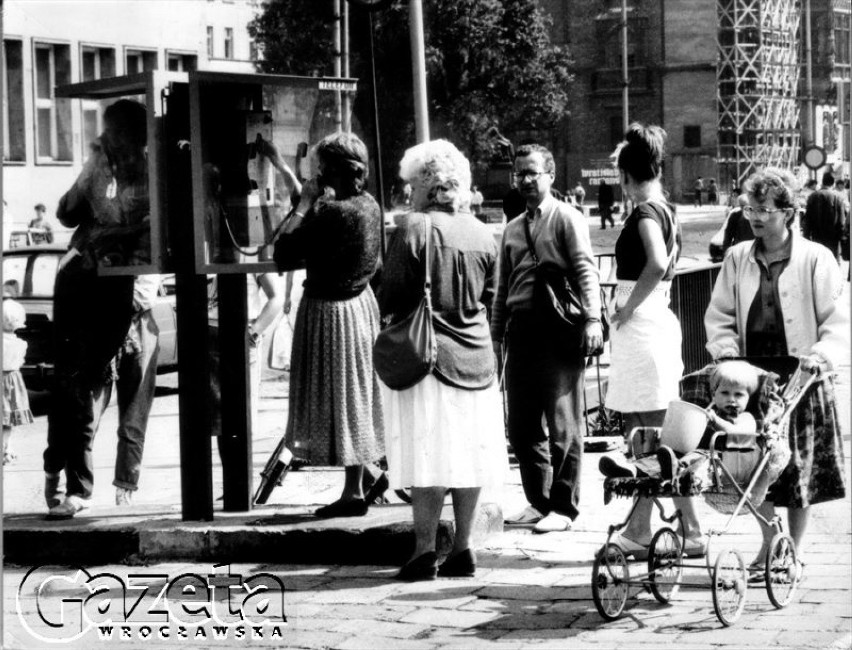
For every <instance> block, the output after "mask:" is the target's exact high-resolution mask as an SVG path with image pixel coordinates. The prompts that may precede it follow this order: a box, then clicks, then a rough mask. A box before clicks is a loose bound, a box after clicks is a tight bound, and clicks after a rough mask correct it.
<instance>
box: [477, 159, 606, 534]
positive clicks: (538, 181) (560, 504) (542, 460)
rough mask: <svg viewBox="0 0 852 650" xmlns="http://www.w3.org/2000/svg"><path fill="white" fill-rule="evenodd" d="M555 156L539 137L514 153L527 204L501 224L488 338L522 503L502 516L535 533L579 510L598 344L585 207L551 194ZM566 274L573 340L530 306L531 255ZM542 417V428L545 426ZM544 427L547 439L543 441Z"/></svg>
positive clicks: (558, 526)
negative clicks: (587, 384)
mask: <svg viewBox="0 0 852 650" xmlns="http://www.w3.org/2000/svg"><path fill="white" fill-rule="evenodd" d="M555 172H556V166H555V163H554V161H553V155H552V154H551V153H550V152H549V151H548V150H547V149H545V148H544V147H542V146H540V145H535V144H531V145H522V146H521V147H519V148H518V149H517V151H516V152H515V160H514V174H513V179H514V185H515V187H516V188H517V190H518V192H520V194H521V195H522V196H523V197H524V200H525V202H526V211H525V212H523V213H521V214H520V215H519V216H517V217H515V218H514V219H512V220H511V221H510V222H509V223H508V224H507V225H506V228H505V230H504V231H503V241H502V243H501V246H500V264H499V266H500V270H499V273H498V279H497V295H496V297H495V299H494V303H493V306H492V315H491V337H492V339H493V341H494V351H495V353H496V354H497V358H498V360H502V359H503V358H504V356H503V350H504V348H505V350H506V352H507V355H506V357H505V359H506V363H505V367H504V372H505V379H506V387H507V391H508V410H509V416H508V432H509V442H510V443H511V444H512V449H513V451H514V453H515V456H516V458H517V459H518V463H519V465H520V470H521V482H522V483H523V486H524V494H525V495H526V498H527V501H528V502H529V506H528V507H527V508H526V509H525V510H524V511H522V512H521V513H519V514H517V515H515V516H512V517H509V518H507V519H506V522H507V523H510V524H534V525H535V528H534V530H535V532H538V533H546V532H553V531H565V530H569V529H570V528H571V525H572V522H573V521H574V519H576V517H577V515H578V514H579V498H580V492H579V489H580V469H581V463H582V458H583V438H582V430H583V426H582V418H583V391H584V368H585V356H586V354H588V353H589V352H591V351H592V350H595V349H598V348H599V347H600V346H601V345H602V339H603V337H602V330H601V322H600V316H601V301H600V284H599V277H598V270H597V266H596V265H595V262H594V256H593V253H592V245H591V241H590V239H589V229H588V226H587V224H586V220H585V219H584V218H583V215H582V214H580V212H578V211H577V210H576V209H575V208H573V207H572V206H570V205H569V204H567V203H563V202H561V201H558V200H557V199H556V198H555V197H554V196H553V194H552V191H551V187H552V185H553V181H554V177H555ZM528 242H531V243H532V246H533V247H534V250H535V256H536V257H537V258H538V263H539V264H542V265H544V264H553V265H556V266H558V267H559V268H560V269H561V270H563V271H565V272H566V274H567V275H568V276H569V277H570V278H571V280H572V281H573V285H574V286H575V287H576V288H577V290H578V294H579V297H580V300H581V303H582V307H583V311H584V312H585V316H586V322H585V325H584V327H583V328H582V330H580V331H578V332H577V335H576V338H575V339H574V340H566V339H565V337H564V336H557V335H555V334H553V333H552V332H551V331H549V328H548V326H547V324H545V323H543V322H542V321H541V319H539V318H537V315H536V312H535V311H534V310H533V287H534V284H535V275H536V262H535V260H534V259H533V252H532V251H531V250H530V243H528ZM542 415H544V418H545V420H546V422H547V431H545V429H544V428H543V427H542ZM548 435H549V440H548Z"/></svg>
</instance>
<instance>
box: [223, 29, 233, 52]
mask: <svg viewBox="0 0 852 650" xmlns="http://www.w3.org/2000/svg"><path fill="white" fill-rule="evenodd" d="M225 58H226V59H233V58H234V30H233V28H232V27H226V28H225Z"/></svg>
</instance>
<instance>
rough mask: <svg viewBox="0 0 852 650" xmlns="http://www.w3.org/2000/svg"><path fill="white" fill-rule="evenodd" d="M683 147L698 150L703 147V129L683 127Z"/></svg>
mask: <svg viewBox="0 0 852 650" xmlns="http://www.w3.org/2000/svg"><path fill="white" fill-rule="evenodd" d="M683 146H684V147H685V148H686V149H698V148H700V147H701V127H700V126H685V127H683Z"/></svg>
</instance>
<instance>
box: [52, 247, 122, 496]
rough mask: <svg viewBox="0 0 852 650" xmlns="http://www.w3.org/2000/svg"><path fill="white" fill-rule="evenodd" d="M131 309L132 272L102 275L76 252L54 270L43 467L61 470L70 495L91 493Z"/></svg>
mask: <svg viewBox="0 0 852 650" xmlns="http://www.w3.org/2000/svg"><path fill="white" fill-rule="evenodd" d="M132 314H133V277H131V276H127V277H123V276H107V277H99V276H98V274H97V271H96V270H95V269H94V268H87V267H86V265H85V260H84V259H83V258H82V257H80V256H78V257H76V258H75V259H73V260H72V261H71V262H69V263H68V265H67V266H66V267H65V268H63V269H62V270H60V271H59V273H57V275H56V285H55V288H54V294H53V324H54V339H55V375H56V376H55V382H54V390H53V396H52V403H51V408H50V413H49V414H48V428H47V449H45V452H44V471H45V472H48V473H50V474H56V473H58V472H60V471H62V470H63V469H64V470H65V473H66V477H67V494H68V496H72V495H74V496H79V497H83V498H86V499H88V498H90V497H91V496H92V485H93V481H94V472H93V469H92V442H93V440H94V437H95V433H96V432H97V430H98V424H99V423H100V418H101V414H102V413H103V410H104V408H106V405H107V404H108V403H109V399H110V395H111V391H112V372H111V361H112V359H113V358H114V357H115V355H116V353H117V352H118V349H119V347H120V346H121V345H122V342H123V341H124V339H125V337H126V336H127V330H128V328H129V327H130V320H131V316H132Z"/></svg>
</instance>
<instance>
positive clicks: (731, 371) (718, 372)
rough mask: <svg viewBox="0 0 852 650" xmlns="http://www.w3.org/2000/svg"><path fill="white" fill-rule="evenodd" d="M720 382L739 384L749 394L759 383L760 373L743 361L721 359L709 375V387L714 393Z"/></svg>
mask: <svg viewBox="0 0 852 650" xmlns="http://www.w3.org/2000/svg"><path fill="white" fill-rule="evenodd" d="M722 383H726V384H731V385H733V386H740V387H742V388H744V389H745V390H747V391H748V394H749V395H751V394H753V393H754V392H755V391H756V390H757V387H758V386H759V384H760V373H759V371H758V369H757V368H755V367H754V366H753V365H751V364H750V363H746V362H745V361H723V362H722V363H720V364H719V365H717V366H716V368H715V370H713V374H712V375H710V389H711V390H712V391H713V392H714V393H715V392H716V389H717V388H719V385H720V384H722Z"/></svg>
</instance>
